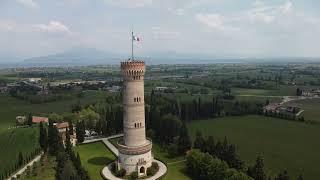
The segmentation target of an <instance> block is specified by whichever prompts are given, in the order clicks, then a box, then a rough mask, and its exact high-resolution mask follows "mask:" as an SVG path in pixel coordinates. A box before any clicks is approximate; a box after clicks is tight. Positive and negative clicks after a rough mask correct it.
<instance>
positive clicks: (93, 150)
mask: <svg viewBox="0 0 320 180" xmlns="http://www.w3.org/2000/svg"><path fill="white" fill-rule="evenodd" d="M75 150H76V152H78V153H79V155H80V157H81V163H82V165H83V166H84V168H85V169H86V170H87V171H88V173H89V176H90V178H91V180H101V179H103V178H102V177H101V175H100V172H101V170H102V168H103V167H105V166H106V165H107V164H108V163H110V162H111V161H114V160H115V157H114V155H113V154H112V152H111V151H110V150H109V149H108V148H107V147H106V146H105V145H104V144H103V143H102V142H96V143H90V144H83V145H79V146H77V147H76V148H75Z"/></svg>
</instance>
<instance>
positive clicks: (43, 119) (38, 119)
mask: <svg viewBox="0 0 320 180" xmlns="http://www.w3.org/2000/svg"><path fill="white" fill-rule="evenodd" d="M48 121H49V119H48V118H47V117H38V116H32V122H33V123H40V122H46V123H47V122H48Z"/></svg>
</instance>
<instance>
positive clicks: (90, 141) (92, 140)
mask: <svg viewBox="0 0 320 180" xmlns="http://www.w3.org/2000/svg"><path fill="white" fill-rule="evenodd" d="M122 136H123V134H117V135H113V136H109V137H104V138H97V139H90V140H85V141H84V142H83V143H82V144H88V143H93V142H98V141H102V142H103V143H104V144H105V145H106V146H107V147H108V148H109V149H110V150H111V151H112V152H113V153H114V154H115V155H116V156H118V155H119V151H118V149H117V148H116V147H115V146H114V145H113V144H112V143H111V142H110V141H109V139H113V138H118V137H122Z"/></svg>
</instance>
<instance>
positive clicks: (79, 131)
mask: <svg viewBox="0 0 320 180" xmlns="http://www.w3.org/2000/svg"><path fill="white" fill-rule="evenodd" d="M76 135H77V141H78V142H79V143H82V142H83V141H84V135H85V127H84V122H83V121H78V122H77V124H76Z"/></svg>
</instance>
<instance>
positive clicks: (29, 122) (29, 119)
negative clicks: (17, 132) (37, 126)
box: [27, 113, 32, 126]
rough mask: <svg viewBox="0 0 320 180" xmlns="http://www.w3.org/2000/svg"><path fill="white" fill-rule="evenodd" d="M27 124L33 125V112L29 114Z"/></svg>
mask: <svg viewBox="0 0 320 180" xmlns="http://www.w3.org/2000/svg"><path fill="white" fill-rule="evenodd" d="M27 124H28V125H29V126H31V125H32V114H31V113H29V114H28V119H27Z"/></svg>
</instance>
